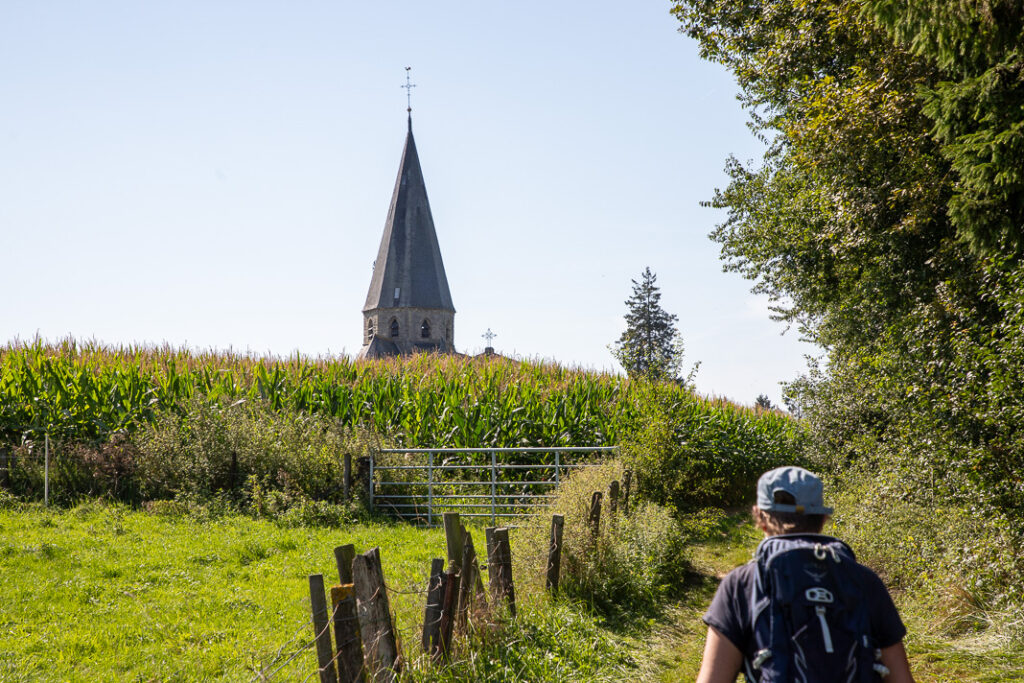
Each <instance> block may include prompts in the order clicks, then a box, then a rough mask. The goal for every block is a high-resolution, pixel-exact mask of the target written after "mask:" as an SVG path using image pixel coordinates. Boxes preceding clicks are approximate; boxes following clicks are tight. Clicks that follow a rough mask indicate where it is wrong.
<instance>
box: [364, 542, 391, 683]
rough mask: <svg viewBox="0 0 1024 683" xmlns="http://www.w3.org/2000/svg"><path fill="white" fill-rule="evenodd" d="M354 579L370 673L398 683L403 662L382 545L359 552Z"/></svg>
mask: <svg viewBox="0 0 1024 683" xmlns="http://www.w3.org/2000/svg"><path fill="white" fill-rule="evenodd" d="M352 579H353V583H354V585H355V589H356V609H357V612H358V614H359V630H360V633H361V635H362V638H363V647H364V648H365V649H366V662H367V666H368V669H369V673H370V675H371V676H372V677H373V680H374V681H375V682H376V683H394V682H395V681H396V680H397V674H398V673H399V671H400V670H401V666H402V663H401V660H400V659H399V656H398V644H397V642H396V641H395V629H394V627H393V626H392V624H391V607H390V604H389V601H388V592H387V587H386V586H385V584H384V570H383V569H382V567H381V563H380V548H374V549H372V550H370V551H368V552H366V553H363V554H362V555H356V557H355V559H354V560H353V561H352Z"/></svg>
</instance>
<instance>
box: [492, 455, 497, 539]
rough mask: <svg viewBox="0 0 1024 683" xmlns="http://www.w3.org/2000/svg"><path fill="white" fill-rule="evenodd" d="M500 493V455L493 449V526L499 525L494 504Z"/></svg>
mask: <svg viewBox="0 0 1024 683" xmlns="http://www.w3.org/2000/svg"><path fill="white" fill-rule="evenodd" d="M497 494H498V455H497V453H495V452H494V451H491V526H497V524H496V523H495V520H496V519H497V518H498V514H497V512H498V511H497V509H496V506H495V504H494V502H495V496H497Z"/></svg>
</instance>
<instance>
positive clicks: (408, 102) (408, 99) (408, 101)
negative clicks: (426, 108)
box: [398, 66, 416, 112]
mask: <svg viewBox="0 0 1024 683" xmlns="http://www.w3.org/2000/svg"><path fill="white" fill-rule="evenodd" d="M411 70H412V67H411V66H407V67H405V85H400V86H398V87H399V88H405V110H406V111H410V112H411V111H412V89H413V88H415V87H416V84H415V83H412V82H411V81H410V80H409V72H410V71H411Z"/></svg>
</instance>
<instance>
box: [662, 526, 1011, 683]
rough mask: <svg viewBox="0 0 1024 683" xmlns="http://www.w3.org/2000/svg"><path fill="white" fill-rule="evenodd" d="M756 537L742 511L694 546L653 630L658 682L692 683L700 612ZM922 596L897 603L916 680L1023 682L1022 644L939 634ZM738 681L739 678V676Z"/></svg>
mask: <svg viewBox="0 0 1024 683" xmlns="http://www.w3.org/2000/svg"><path fill="white" fill-rule="evenodd" d="M758 540H759V536H758V534H757V531H756V530H755V529H754V528H753V525H752V524H750V523H749V522H748V521H747V519H746V515H745V513H744V514H737V515H735V516H734V517H732V518H731V519H730V521H729V522H728V524H727V525H725V526H724V527H723V528H722V529H721V530H720V533H719V535H718V536H716V537H713V538H710V539H708V540H706V541H705V542H704V543H701V544H699V545H698V546H696V547H694V548H693V549H692V557H691V561H692V562H693V564H694V568H695V570H696V572H697V574H696V575H695V576H694V578H693V582H692V584H691V586H690V590H689V592H688V594H687V595H686V596H685V597H684V599H683V600H681V601H680V602H679V604H678V605H676V606H675V607H673V608H672V609H669V610H667V611H666V615H665V619H664V620H663V623H660V624H659V625H658V626H657V627H656V628H655V631H656V632H658V633H660V637H658V638H657V639H656V641H655V642H657V646H656V649H657V651H658V653H659V661H660V665H661V666H660V671H659V672H658V675H657V678H656V679H653V680H657V681H659V682H661V683H670V682H675V681H692V680H694V678H695V677H696V675H697V671H698V670H699V668H700V658H701V653H702V651H703V647H704V634H705V631H706V627H705V626H704V624H703V622H702V621H701V616H702V615H703V614H704V611H705V610H706V609H707V606H708V604H709V603H710V601H711V597H712V596H713V595H714V592H715V588H716V587H717V585H718V580H719V579H720V578H721V577H722V576H724V575H725V573H726V572H728V571H729V570H730V569H732V568H734V567H737V566H739V565H740V564H743V563H744V562H746V561H748V560H749V559H750V557H751V553H752V551H753V550H754V548H756V547H757V542H758ZM921 597H923V596H918V598H917V599H915V596H909V595H898V596H897V597H896V601H897V605H898V606H899V608H900V613H901V616H902V617H903V620H904V623H905V624H906V626H907V630H908V636H907V639H906V641H905V643H906V646H907V651H908V654H909V657H910V661H911V668H912V671H913V672H914V676H915V678H916V680H917V681H919V682H934V683H959V682H961V681H971V682H977V683H996V682H1000V683H1001V682H1004V681H1024V648H1022V647H1021V646H1020V645H1014V644H1013V643H1009V642H1006V641H1002V640H999V639H998V638H996V637H994V636H991V635H987V634H985V633H984V632H977V633H972V634H966V635H958V636H957V635H950V634H948V633H943V631H942V629H941V627H940V626H939V625H940V624H941V623H942V621H943V620H942V618H941V615H937V614H936V613H935V612H934V608H933V607H932V606H931V605H930V604H928V603H926V601H924V600H923V599H921ZM740 680H742V678H741V679H740Z"/></svg>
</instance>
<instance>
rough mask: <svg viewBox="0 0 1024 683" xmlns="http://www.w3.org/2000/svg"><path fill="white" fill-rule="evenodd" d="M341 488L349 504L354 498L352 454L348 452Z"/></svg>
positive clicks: (344, 461) (345, 456) (345, 458)
mask: <svg viewBox="0 0 1024 683" xmlns="http://www.w3.org/2000/svg"><path fill="white" fill-rule="evenodd" d="M341 486H342V488H343V495H344V497H345V502H346V503H347V502H348V501H349V500H351V498H352V452H351V451H348V450H346V451H345V455H344V460H343V464H342V477H341Z"/></svg>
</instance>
